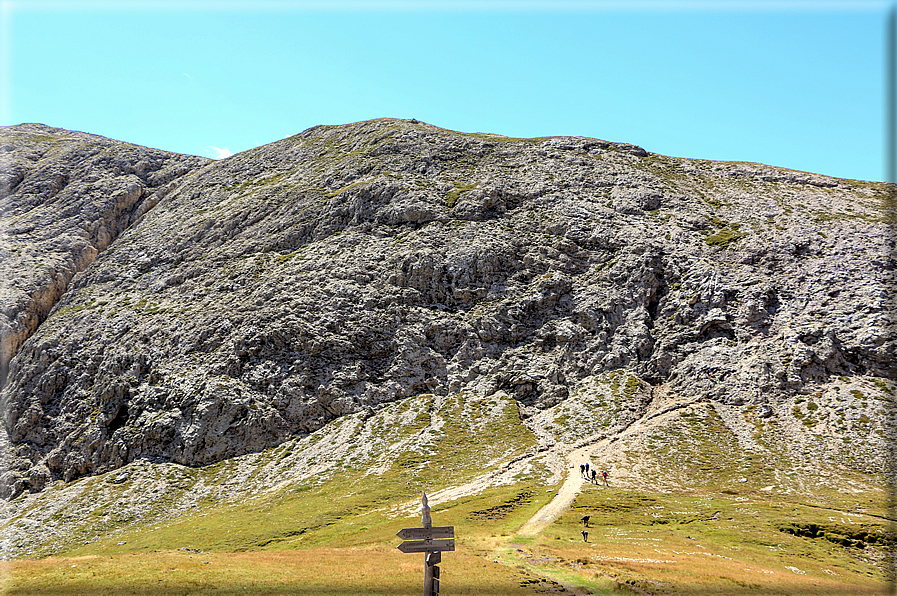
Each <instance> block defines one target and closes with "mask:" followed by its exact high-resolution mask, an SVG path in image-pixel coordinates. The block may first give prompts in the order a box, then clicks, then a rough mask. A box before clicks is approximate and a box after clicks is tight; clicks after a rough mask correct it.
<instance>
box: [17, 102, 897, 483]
mask: <svg viewBox="0 0 897 596" xmlns="http://www.w3.org/2000/svg"><path fill="white" fill-rule="evenodd" d="M2 139H3V147H2V151H3V152H4V158H3V159H4V162H3V163H4V167H3V173H4V179H3V195H2V197H3V198H2V207H0V208H2V222H3V245H2V251H3V266H2V267H3V271H2V274H3V280H4V287H3V290H2V292H3V293H2V298H3V317H4V318H3V319H2V327H0V329H2V342H3V343H2V346H3V350H2V356H3V360H2V363H3V365H4V367H6V366H7V363H8V373H7V376H6V379H5V383H4V387H3V391H2V407H3V412H4V421H5V428H6V432H7V433H8V440H9V443H10V445H11V446H10V447H9V456H8V457H9V460H8V462H9V463H8V466H9V469H8V471H7V472H6V474H4V477H3V480H4V486H5V487H6V488H5V494H6V495H7V496H10V495H16V494H18V493H19V492H21V491H22V490H26V489H27V490H31V491H39V490H41V489H42V488H44V487H45V486H46V485H47V484H48V483H50V482H53V481H55V480H56V479H63V480H65V481H69V480H72V479H75V478H79V477H82V476H85V475H91V474H97V473H102V472H106V471H109V470H112V469H115V468H118V467H120V466H122V465H124V464H126V463H128V462H130V461H134V460H136V459H140V458H150V459H152V460H153V461H171V462H176V463H179V464H184V465H190V466H196V465H204V464H209V463H213V462H217V461H221V460H224V459H227V458H231V457H234V456H238V455H242V454H245V453H251V452H257V451H260V450H262V449H265V448H267V447H271V446H275V445H278V444H280V443H283V442H284V441H286V440H287V439H290V438H293V437H302V436H306V435H307V434H308V433H311V432H313V431H315V430H317V429H320V428H322V427H323V426H324V425H325V424H327V423H328V422H330V421H332V420H334V419H336V418H339V417H341V416H344V415H347V414H350V413H353V412H367V413H368V415H372V414H373V413H374V412H376V411H377V410H378V409H379V408H382V407H383V406H384V404H387V403H390V402H393V401H395V400H399V399H402V398H406V397H410V396H414V395H420V394H434V395H439V396H447V395H466V394H475V395H481V396H488V395H491V394H494V393H496V392H499V391H504V392H505V393H507V394H508V395H510V396H512V397H513V399H514V400H516V402H517V403H518V404H519V407H520V412H521V416H523V417H524V418H525V419H526V418H531V417H538V415H539V413H540V412H542V411H544V410H546V409H547V408H550V407H553V406H556V405H558V404H561V403H563V402H565V400H568V399H570V397H571V396H572V395H574V394H576V393H578V392H582V391H589V387H591V386H592V384H594V383H595V382H596V380H600V379H601V378H602V375H607V374H608V373H611V372H613V371H625V372H626V373H628V374H631V375H632V377H631V378H632V379H634V381H633V384H632V385H631V386H629V387H628V388H627V389H628V390H629V391H628V393H627V397H630V398H631V399H625V400H622V401H620V403H603V404H602V406H601V407H600V408H597V409H595V410H593V412H592V413H591V415H592V416H595V417H600V421H597V422H596V423H598V424H601V425H602V426H604V427H607V428H612V427H615V426H620V427H624V426H626V425H628V424H630V423H632V422H633V421H635V420H637V419H638V418H639V416H640V415H641V414H642V413H643V412H644V411H645V409H646V408H647V407H648V405H649V404H650V402H651V400H659V399H667V398H665V397H663V396H664V395H675V396H677V397H681V398H686V399H691V398H694V399H709V400H711V401H713V402H716V403H719V404H725V405H730V406H737V407H741V408H743V409H747V408H756V410H757V411H758V412H759V413H760V415H761V416H764V417H768V416H774V415H781V414H785V415H789V414H790V413H791V410H792V401H793V400H794V399H795V396H798V395H817V394H818V397H817V398H816V399H815V400H814V402H813V403H814V404H816V405H817V407H818V408H821V409H822V411H821V412H820V411H816V410H814V411H813V412H810V414H811V415H813V416H816V417H817V418H819V419H820V420H823V419H824V418H825V417H824V416H823V415H822V414H823V413H830V412H841V415H842V417H844V416H846V418H844V420H848V421H849V420H852V419H859V417H861V416H863V415H864V414H863V412H865V411H866V410H865V409H864V408H865V407H866V406H863V405H862V404H863V403H865V402H864V401H863V400H861V399H859V398H857V397H855V396H851V395H850V394H848V395H847V396H843V398H842V397H841V394H837V395H835V393H836V392H835V391H834V390H833V389H832V387H833V386H834V385H837V384H839V383H841V382H840V381H838V380H837V379H838V378H839V377H846V378H848V379H856V378H859V377H864V378H869V379H872V380H873V381H875V380H876V379H893V378H894V376H895V372H897V371H895V365H894V359H893V353H894V345H895V344H894V337H893V334H892V333H890V331H891V329H890V328H889V327H888V324H889V321H888V315H889V309H890V304H889V302H888V300H889V292H888V291H887V288H888V287H889V284H890V283H891V282H892V280H891V276H892V274H893V270H894V260H893V254H894V237H893V235H892V234H890V232H889V226H888V219H887V217H886V215H887V213H888V211H887V209H888V208H889V207H888V201H889V200H890V199H891V198H892V197H891V196H890V194H893V186H892V185H886V184H883V183H872V182H859V181H852V180H842V179H835V178H829V177H825V176H821V175H817V174H809V173H804V172H796V171H791V170H785V169H782V168H775V167H770V166H765V165H760V164H753V163H742V162H712V161H705V160H693V159H679V158H672V157H666V156H661V155H656V154H651V153H648V152H647V151H645V150H643V149H642V148H640V147H636V146H633V145H628V144H624V143H611V142H606V141H601V140H597V139H590V138H582V137H552V138H541V139H512V138H506V137H501V136H497V135H490V134H479V133H476V134H464V133H457V132H451V131H447V130H443V129H439V128H436V127H434V126H430V125H427V124H424V123H421V122H417V121H414V120H410V121H407V120H374V121H369V122H361V123H356V124H351V125H345V126H318V127H314V128H311V129H309V130H307V131H305V132H303V133H301V134H299V135H296V136H294V137H290V138H287V139H284V140H282V141H279V142H276V143H272V144H270V145H266V146H263V147H259V148H257V149H253V150H250V151H246V152H244V153H241V154H238V155H235V156H233V157H230V158H228V159H225V160H221V161H215V162H212V161H209V160H205V159H201V158H196V157H189V156H182V155H175V154H171V153H166V152H162V151H156V150H151V149H145V148H141V147H136V146H133V145H127V144H125V143H120V142H117V141H110V140H108V139H103V138H101V137H96V136H93V135H85V134H82V133H72V132H68V131H63V130H59V129H51V128H47V127H43V126H40V125H22V126H18V127H8V128H5V129H3V131H2ZM889 193H890V194H889ZM26 338H27V339H26ZM875 382H878V383H879V384H881V383H882V381H875ZM636 396H638V398H636ZM618 401H619V400H618ZM867 414H868V416H867V417H868V418H870V419H872V420H880V418H881V417H880V416H875V415H874V414H875V412H868V413H867ZM833 415H837V414H833ZM825 426H826V427H827V428H828V431H827V432H830V433H831V434H832V435H833V436H835V438H836V439H837V440H840V436H839V435H840V434H842V433H840V432H839V430H838V428H837V425H835V424H833V423H831V422H828V423H826V424H825ZM848 426H849V425H848ZM882 432H883V433H891V432H892V430H891V429H890V428H887V429H883V430H882ZM884 440H885V436H884V435H882V436H880V437H876V436H870V437H867V440H866V441H865V443H866V446H865V447H864V449H869V452H868V453H864V455H863V460H864V462H865V463H864V464H863V465H869V466H882V465H884V460H882V459H881V457H880V454H881V453H884V451H882V449H881V448H882V445H881V443H880V442H881V441H884ZM836 442H837V441H836ZM854 448H855V447H854ZM876 453H878V454H879V456H877V455H875V454H876ZM854 455H856V454H854Z"/></svg>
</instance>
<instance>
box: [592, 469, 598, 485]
mask: <svg viewBox="0 0 897 596" xmlns="http://www.w3.org/2000/svg"><path fill="white" fill-rule="evenodd" d="M597 475H598V473H597V472H596V471H595V470H592V484H598V481H597V480H596V479H595V476H597Z"/></svg>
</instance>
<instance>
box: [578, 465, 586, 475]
mask: <svg viewBox="0 0 897 596" xmlns="http://www.w3.org/2000/svg"><path fill="white" fill-rule="evenodd" d="M579 475H580V476H585V475H586V465H585V464H579Z"/></svg>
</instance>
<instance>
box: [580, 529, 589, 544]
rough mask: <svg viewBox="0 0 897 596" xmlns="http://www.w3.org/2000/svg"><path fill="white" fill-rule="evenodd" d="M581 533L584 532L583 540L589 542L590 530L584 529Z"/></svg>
mask: <svg viewBox="0 0 897 596" xmlns="http://www.w3.org/2000/svg"><path fill="white" fill-rule="evenodd" d="M580 534H582V541H583V542H588V541H589V531H588V530H583V531H582V532H580Z"/></svg>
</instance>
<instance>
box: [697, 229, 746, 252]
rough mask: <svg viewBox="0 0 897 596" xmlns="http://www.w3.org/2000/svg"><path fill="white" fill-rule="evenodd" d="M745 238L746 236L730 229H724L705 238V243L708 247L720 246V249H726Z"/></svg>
mask: <svg viewBox="0 0 897 596" xmlns="http://www.w3.org/2000/svg"><path fill="white" fill-rule="evenodd" d="M743 237H744V234H742V233H740V232H738V231H736V230H733V229H729V228H725V229H722V230H720V231H718V232H717V233H715V234H711V235H710V236H707V237H706V238H704V242H706V243H707V245H708V246H718V247H720V248H726V247H728V246H729V245H730V244H732V243H733V242H737V241H738V240H741V239H742V238H743Z"/></svg>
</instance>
